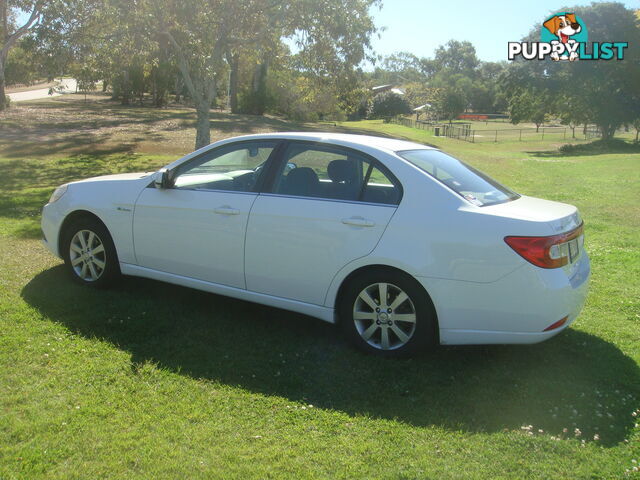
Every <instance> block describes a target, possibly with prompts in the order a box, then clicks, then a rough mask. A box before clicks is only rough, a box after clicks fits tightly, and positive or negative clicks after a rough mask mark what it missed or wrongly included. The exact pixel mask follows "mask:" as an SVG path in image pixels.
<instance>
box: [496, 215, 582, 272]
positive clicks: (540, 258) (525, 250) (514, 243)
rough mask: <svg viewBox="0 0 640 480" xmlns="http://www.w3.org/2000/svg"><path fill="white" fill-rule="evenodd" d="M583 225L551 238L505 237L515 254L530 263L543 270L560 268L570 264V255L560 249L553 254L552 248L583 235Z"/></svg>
mask: <svg viewBox="0 0 640 480" xmlns="http://www.w3.org/2000/svg"><path fill="white" fill-rule="evenodd" d="M583 228H584V227H583V224H582V223H581V224H580V226H578V227H577V228H574V229H573V230H571V231H569V232H566V233H561V234H559V235H551V236H549V237H505V238H504V241H505V242H507V245H509V246H510V247H511V248H513V249H514V250H515V252H516V253H517V254H518V255H520V256H521V257H522V258H524V259H525V260H526V261H528V262H529V263H532V264H534V265H535V266H537V267H541V268H559V267H562V266H564V265H566V264H567V263H569V254H568V252H567V253H566V254H563V252H561V251H560V249H559V248H556V251H555V252H553V254H552V251H551V249H552V247H554V246H558V247H559V246H561V245H563V244H565V243H567V242H569V241H571V240H573V239H575V238H578V237H579V236H580V235H582V233H583Z"/></svg>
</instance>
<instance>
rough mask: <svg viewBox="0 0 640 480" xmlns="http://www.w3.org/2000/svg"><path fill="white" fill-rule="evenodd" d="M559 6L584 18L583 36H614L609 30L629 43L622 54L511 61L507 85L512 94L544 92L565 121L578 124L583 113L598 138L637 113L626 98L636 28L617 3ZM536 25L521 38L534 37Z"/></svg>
mask: <svg viewBox="0 0 640 480" xmlns="http://www.w3.org/2000/svg"><path fill="white" fill-rule="evenodd" d="M559 11H568V12H575V13H576V14H577V15H579V16H580V17H581V18H582V19H583V20H584V22H585V24H586V25H587V26H588V29H589V42H610V41H616V40H614V39H613V38H612V32H615V38H617V39H621V40H624V41H626V42H628V43H629V45H630V47H629V48H628V49H626V50H625V58H624V60H623V61H617V60H611V61H602V60H599V61H577V62H553V61H551V60H548V61H545V62H538V61H533V62H514V64H513V65H512V66H511V68H510V69H509V70H510V72H509V74H508V75H507V76H506V78H507V79H508V82H507V83H509V84H510V87H508V88H509V89H510V90H511V91H512V94H516V95H519V94H520V91H519V90H521V89H528V90H530V91H531V93H536V94H537V95H540V94H542V93H544V94H546V96H547V98H548V99H549V101H550V103H549V105H554V112H553V113H556V114H558V115H559V116H561V117H562V119H563V121H564V122H565V123H567V124H568V123H572V124H579V123H583V122H584V121H585V120H586V119H588V121H591V122H593V123H595V124H596V125H597V126H598V128H599V130H600V131H601V133H602V137H603V138H604V139H609V138H612V137H613V136H614V135H615V132H616V130H617V129H618V128H620V126H622V125H624V124H628V123H630V122H631V121H633V118H634V117H635V116H636V115H637V113H636V109H637V107H635V103H634V102H632V101H630V100H631V99H632V98H634V97H635V96H636V95H637V92H638V89H639V88H640V81H639V78H638V71H639V70H640V52H638V49H637V48H634V45H638V43H640V28H639V27H638V24H637V20H636V19H635V15H634V12H633V10H630V9H627V8H625V7H624V5H622V4H621V3H592V4H591V5H590V6H575V7H566V8H561V9H559ZM539 29H540V27H539V25H536V26H535V27H534V28H533V30H532V32H531V33H530V34H529V35H528V37H527V38H525V39H524V40H525V41H537V39H538V38H539V37H538V36H539ZM513 72H515V75H514V74H513ZM516 87H517V88H516ZM558 99H560V101H558ZM513 100H514V99H512V100H511V101H510V103H511V105H512V106H513V104H514V101H513ZM574 105H575V108H574V107H573V106H574ZM582 107H585V108H582ZM516 108H517V107H516ZM585 109H586V111H585Z"/></svg>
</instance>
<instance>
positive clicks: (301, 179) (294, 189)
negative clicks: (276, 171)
mask: <svg viewBox="0 0 640 480" xmlns="http://www.w3.org/2000/svg"><path fill="white" fill-rule="evenodd" d="M318 183H320V180H319V179H318V174H317V173H316V172H314V171H313V169H312V168H309V167H298V168H294V169H293V170H291V171H290V172H289V173H288V174H287V176H286V180H285V183H284V185H283V188H282V193H287V194H289V195H313V194H314V193H315V190H316V187H317V185H318Z"/></svg>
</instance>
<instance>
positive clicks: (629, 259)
mask: <svg viewBox="0 0 640 480" xmlns="http://www.w3.org/2000/svg"><path fill="white" fill-rule="evenodd" d="M59 98H61V100H50V101H49V102H43V103H40V104H32V105H31V106H29V107H24V109H23V110H20V109H18V108H16V109H14V110H13V111H12V113H11V114H10V115H7V116H4V117H3V116H0V168H1V171H2V175H1V176H0V392H1V394H0V478H1V479H3V480H4V479H74V478H78V479H93V478H117V479H121V478H127V479H129V478H139V479H149V478H154V479H155V478H168V479H173V478H225V479H226V478H241V479H245V478H295V479H299V478H389V479H414V478H418V479H449V478H477V479H488V478H513V479H522V478H539V479H547V478H598V479H599V478H611V479H619V478H640V474H639V473H633V472H629V473H626V470H631V469H632V468H633V467H634V466H638V465H639V464H638V463H633V462H634V461H637V462H640V428H639V427H638V426H637V424H638V423H640V420H639V418H640V412H639V410H640V409H639V407H640V368H639V364H640V326H639V323H640V234H639V233H640V203H639V202H638V194H639V193H640V153H615V152H613V153H606V152H605V153H600V154H583V155H579V156H578V155H561V154H559V153H558V151H557V148H558V146H559V145H560V143H557V142H555V141H547V140H545V141H544V142H541V141H535V142H517V141H516V142H506V143H502V144H500V143H498V144H493V143H483V144H475V145H474V144H469V143H465V142H460V141H456V140H451V139H446V138H435V137H432V136H429V135H428V133H427V132H422V131H419V130H414V129H409V128H405V127H401V126H398V125H385V124H382V123H380V122H375V121H366V122H345V123H343V124H340V125H338V126H337V127H336V128H337V129H339V130H343V131H344V130H347V131H356V132H358V131H367V132H379V133H381V134H386V135H394V136H398V137H401V138H411V139H414V140H417V141H420V142H425V143H430V144H435V145H438V146H440V147H442V148H443V149H445V150H446V151H448V152H451V153H453V154H455V155H457V156H459V157H460V158H462V159H464V160H466V161H468V162H469V163H471V164H473V165H474V166H476V167H479V168H481V169H482V170H484V171H486V172H487V173H489V174H491V175H493V176H494V177H496V178H497V179H499V180H500V181H502V182H503V183H505V184H507V185H508V186H510V187H512V188H514V189H515V190H516V191H518V192H520V193H523V194H529V195H537V196H541V197H544V198H548V199H552V200H559V201H566V202H570V203H573V204H575V205H577V206H578V207H579V208H580V211H581V212H582V215H583V217H584V220H585V225H586V247H587V249H588V251H589V253H590V255H591V259H592V268H593V276H592V283H591V292H590V295H589V298H588V301H587V304H586V306H585V309H584V311H583V313H582V315H581V316H580V317H579V319H578V321H577V322H576V323H575V324H574V325H573V326H572V327H571V328H570V329H568V330H567V331H565V332H563V333H562V334H560V335H559V336H557V337H555V338H553V339H552V340H550V341H548V342H545V343H543V344H539V345H533V346H491V347H446V348H445V347H441V348H438V349H436V350H435V351H433V352H429V353H425V354H424V355H422V356H420V357H418V358H414V359H410V360H383V359H379V358H374V357H369V356H365V355H362V354H360V353H358V352H356V351H354V350H352V349H351V348H350V347H349V346H348V345H347V344H345V342H344V341H343V340H342V339H341V337H340V335H339V333H338V332H337V331H336V329H335V328H334V327H333V326H331V325H328V324H324V323H322V322H320V321H318V320H314V319H311V318H307V317H304V316H302V315H298V314H294V313H289V312H285V311H282V310H276V309H271V308H266V307H263V306H259V305H255V304H250V303H246V302H242V301H238V300H233V299H229V298H225V297H219V296H215V295H211V294H207V293H203V292H198V291H194V290H189V289H186V288H180V287H175V286H171V285H167V284H162V283H158V282H154V281H149V280H142V279H135V278H126V279H124V280H123V281H122V283H121V285H120V286H118V287H117V288H115V289H113V290H108V291H94V290H91V289H87V288H83V287H81V286H77V285H75V284H74V283H72V282H71V281H69V280H68V279H67V277H66V275H65V273H64V271H63V269H62V267H61V262H60V261H59V260H58V259H56V258H53V257H52V256H50V255H49V254H48V253H47V252H46V251H45V250H44V247H42V246H41V245H40V242H39V240H38V237H39V212H40V208H41V206H42V205H43V204H44V203H45V202H46V200H47V198H48V196H49V195H50V193H51V192H52V190H53V188H54V187H55V186H56V185H58V184H60V183H63V182H65V181H68V180H72V179H77V178H83V177H88V176H93V175H97V174H104V173H109V172H122V171H135V170H149V169H153V168H156V167H159V166H161V165H163V164H165V163H168V162H169V161H171V160H173V159H175V158H177V156H179V153H180V151H179V149H180V148H183V146H182V144H180V143H179V141H178V139H182V138H183V137H187V138H189V139H192V138H193V132H192V131H191V127H192V120H191V118H192V114H191V113H190V112H188V111H185V110H181V109H177V110H169V111H162V110H151V109H148V110H146V109H140V108H125V107H118V106H116V105H113V104H110V103H107V102H105V101H102V100H96V103H90V104H89V105H86V106H85V108H83V107H82V105H79V104H78V102H77V101H75V100H69V99H68V98H67V99H65V97H59ZM100 102H102V103H100ZM20 108H22V107H20ZM45 111H46V112H48V116H47V117H46V118H47V120H46V125H45V124H41V123H38V118H40V117H38V115H44V113H42V112H45ZM176 121H177V122H178V124H174V123H172V122H176ZM214 122H218V124H214V131H213V138H220V137H224V136H228V135H230V134H235V132H240V131H243V130H246V131H256V130H257V131H269V130H282V129H291V128H299V127H300V126H296V125H291V124H286V123H285V122H282V121H280V120H277V119H264V120H261V119H259V118H249V117H235V116H230V115H225V114H221V113H220V114H215V116H214ZM234 122H235V123H234ZM141 123H142V125H144V128H142V127H140V126H139V125H140V124H141ZM67 124H68V125H70V126H68V127H65V125H67ZM176 125H177V126H176ZM304 127H305V128H318V129H328V128H329V126H328V125H316V126H309V125H306V126H304ZM136 128H137V130H136ZM331 128H333V127H331ZM131 129H133V130H134V131H133V132H130V133H127V132H128V131H129V130H131ZM147 130H148V134H149V135H151V138H149V137H148V136H147V134H146V132H147ZM230 132H231V133H230ZM43 144H44V145H43ZM119 145H121V146H122V145H124V146H126V148H124V147H122V148H119ZM176 145H178V146H176ZM45 147H48V148H45ZM634 412H637V413H636V414H637V415H638V416H633V413H634Z"/></svg>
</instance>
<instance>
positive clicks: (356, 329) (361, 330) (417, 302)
mask: <svg viewBox="0 0 640 480" xmlns="http://www.w3.org/2000/svg"><path fill="white" fill-rule="evenodd" d="M338 315H339V318H340V323H341V326H342V329H343V331H344V333H345V334H346V336H347V338H348V339H349V340H350V341H351V342H352V343H354V344H355V345H356V346H357V347H358V348H360V349H361V350H364V351H366V352H369V353H374V354H378V355H383V356H405V355H410V354H413V353H415V352H418V351H420V350H424V349H426V348H428V347H429V346H430V345H433V344H434V343H436V340H437V333H436V323H437V322H436V318H435V312H434V308H433V305H432V303H431V300H430V299H429V298H428V295H427V294H426V292H425V291H424V290H423V289H422V287H421V286H420V285H418V284H417V282H416V281H415V280H414V279H412V278H411V277H409V276H408V275H404V274H402V273H400V272H395V271H393V272H392V271H387V272H384V271H381V272H368V273H365V274H363V275H359V276H357V277H356V278H354V279H352V280H351V281H350V282H349V284H348V285H347V286H346V288H345V290H344V292H343V294H342V295H341V298H340V302H339V305H338Z"/></svg>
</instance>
